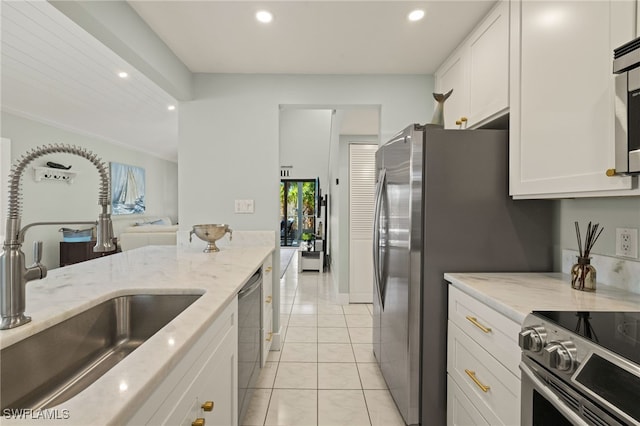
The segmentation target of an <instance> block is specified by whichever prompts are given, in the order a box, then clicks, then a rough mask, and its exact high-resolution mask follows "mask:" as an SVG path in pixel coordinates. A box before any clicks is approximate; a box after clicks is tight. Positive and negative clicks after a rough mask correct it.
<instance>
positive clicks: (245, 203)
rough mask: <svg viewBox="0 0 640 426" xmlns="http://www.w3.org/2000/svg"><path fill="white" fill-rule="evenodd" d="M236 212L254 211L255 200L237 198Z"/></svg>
mask: <svg viewBox="0 0 640 426" xmlns="http://www.w3.org/2000/svg"><path fill="white" fill-rule="evenodd" d="M235 212H236V213H240V214H243V213H244V214H247V213H253V212H254V207H253V200H236V201H235Z"/></svg>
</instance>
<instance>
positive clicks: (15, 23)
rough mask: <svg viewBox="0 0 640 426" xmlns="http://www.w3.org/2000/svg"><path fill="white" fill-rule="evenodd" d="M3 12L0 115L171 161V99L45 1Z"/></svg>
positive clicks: (6, 6)
mask: <svg viewBox="0 0 640 426" xmlns="http://www.w3.org/2000/svg"><path fill="white" fill-rule="evenodd" d="M1 12H2V109H3V110H5V111H7V112H11V113H15V114H17V115H21V116H25V117H28V118H33V119H36V120H39V121H43V122H46V123H50V124H54V125H56V126H58V127H63V128H65V129H68V130H72V131H76V132H79V133H83V134H87V135H91V136H96V137H99V138H102V139H106V140H108V141H111V142H114V143H118V144H123V145H127V146H130V147H133V148H135V149H137V150H142V151H145V152H149V153H152V154H153V155H155V156H158V157H161V158H166V159H170V160H174V161H175V160H177V158H178V157H177V152H178V149H177V146H178V116H177V111H173V112H171V111H168V110H167V106H168V105H169V104H173V105H175V104H176V103H177V102H176V100H175V99H173V98H172V97H171V96H169V95H168V94H167V93H165V92H164V91H163V90H161V89H160V88H159V87H158V86H157V85H155V84H154V83H153V82H151V81H150V80H149V79H148V78H147V77H146V76H144V75H143V74H141V73H139V72H137V71H136V70H135V69H133V68H132V67H131V66H130V65H129V64H127V63H126V62H125V61H124V60H122V59H121V58H120V57H119V56H118V55H116V54H115V53H113V52H112V51H111V50H109V49H108V48H106V47H105V46H104V45H103V44H101V43H100V42H98V41H97V40H96V39H95V38H93V37H91V36H89V35H88V34H87V33H86V32H85V31H84V30H83V29H82V28H80V27H79V26H77V25H76V24H75V23H74V22H73V21H71V20H70V19H69V18H67V17H66V16H65V15H63V14H62V13H61V12H59V11H58V10H57V9H56V8H54V7H53V6H51V5H50V4H49V3H47V2H43V1H37V2H26V1H20V2H9V1H3V2H2V10H1ZM120 71H127V72H128V73H129V77H128V78H127V79H121V78H120V77H118V75H117V74H118V72H120ZM50 142H64V141H42V143H43V144H44V143H50Z"/></svg>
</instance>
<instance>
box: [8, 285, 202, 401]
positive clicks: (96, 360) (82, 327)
mask: <svg viewBox="0 0 640 426" xmlns="http://www.w3.org/2000/svg"><path fill="white" fill-rule="evenodd" d="M200 296H201V295H199V294H196V295H184V294H180V295H166V294H163V295H131V296H121V297H116V298H113V299H110V300H107V301H106V302H103V303H101V304H100V305H97V306H94V307H93V308H91V309H89V310H87V311H84V312H82V313H79V314H78V315H75V316H73V317H71V318H69V319H67V320H65V321H63V322H61V323H59V324H56V325H54V326H53V327H50V328H48V329H46V330H43V331H41V332H39V333H37V334H34V335H33V336H30V337H28V338H27V339H25V340H22V341H20V342H18V343H16V344H14V345H11V346H9V347H7V348H4V349H2V351H1V352H0V371H1V372H2V374H1V375H0V382H1V385H0V395H2V402H1V403H0V405H1V409H2V410H4V409H5V408H31V409H37V408H40V409H42V408H48V407H53V406H56V405H58V404H60V403H62V402H64V401H67V400H68V399H70V398H72V397H73V396H75V395H77V394H78V393H79V392H81V391H82V390H84V389H85V388H86V387H87V386H89V385H90V384H92V383H93V382H95V381H96V380H97V379H98V378H99V377H100V376H102V375H103V374H105V373H106V372H107V371H109V369H111V368H112V367H113V366H114V365H116V364H117V363H118V362H120V361H122V360H123V359H124V358H125V357H126V356H127V355H129V354H130V353H131V352H133V351H134V350H135V349H136V348H137V347H138V346H140V345H141V344H142V343H144V342H145V341H146V340H147V339H149V338H150V337H151V336H152V335H154V334H155V333H156V332H158V331H159V330H160V329H161V328H162V327H164V326H165V325H166V324H167V323H168V322H169V321H171V320H172V319H173V318H175V317H176V316H178V315H179V314H180V313H181V312H182V311H184V310H185V309H186V308H187V307H188V306H189V305H191V304H192V303H193V302H195V301H196V300H197V299H198V298H199V297H200Z"/></svg>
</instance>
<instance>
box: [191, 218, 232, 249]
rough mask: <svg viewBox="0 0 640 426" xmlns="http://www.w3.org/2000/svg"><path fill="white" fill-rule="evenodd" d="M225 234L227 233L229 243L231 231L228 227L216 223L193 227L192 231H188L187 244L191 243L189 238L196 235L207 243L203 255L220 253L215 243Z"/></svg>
mask: <svg viewBox="0 0 640 426" xmlns="http://www.w3.org/2000/svg"><path fill="white" fill-rule="evenodd" d="M227 232H228V233H229V241H231V240H232V238H233V231H232V230H231V228H229V225H225V224H218V223H212V224H204V225H193V229H192V230H191V231H189V242H191V236H192V235H193V234H196V236H197V237H198V238H200V239H201V240H202V241H206V242H207V243H208V244H207V247H206V248H205V249H204V250H203V251H204V252H205V253H211V252H216V251H220V249H219V248H218V247H216V241H218V240H219V239H220V238H222V237H224V234H226V233H227Z"/></svg>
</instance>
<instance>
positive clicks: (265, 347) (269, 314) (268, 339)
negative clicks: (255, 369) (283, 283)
mask: <svg viewBox="0 0 640 426" xmlns="http://www.w3.org/2000/svg"><path fill="white" fill-rule="evenodd" d="M272 341H273V255H269V257H267V260H265V261H264V263H263V264H262V357H261V361H260V363H261V366H262V367H264V363H265V362H266V361H267V356H268V355H269V351H270V350H271V343H272Z"/></svg>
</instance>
